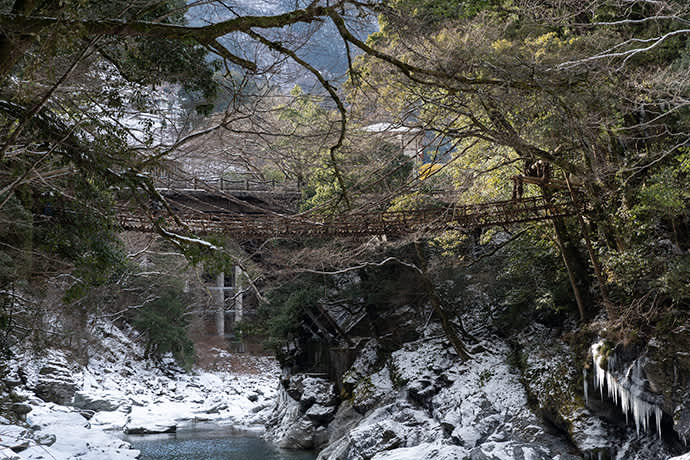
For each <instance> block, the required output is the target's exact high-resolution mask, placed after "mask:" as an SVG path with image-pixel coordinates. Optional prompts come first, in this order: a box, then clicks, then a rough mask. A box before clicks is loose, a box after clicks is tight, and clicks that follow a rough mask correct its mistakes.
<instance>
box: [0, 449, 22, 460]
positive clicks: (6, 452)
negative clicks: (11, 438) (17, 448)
mask: <svg viewBox="0 0 690 460" xmlns="http://www.w3.org/2000/svg"><path fill="white" fill-rule="evenodd" d="M0 460H23V459H22V457H20V456H19V455H17V454H16V453H15V452H14V451H13V450H12V449H8V448H7V447H2V446H0Z"/></svg>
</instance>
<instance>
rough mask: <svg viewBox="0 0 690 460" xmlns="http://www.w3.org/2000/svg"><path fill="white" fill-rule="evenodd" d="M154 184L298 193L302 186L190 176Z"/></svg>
mask: <svg viewBox="0 0 690 460" xmlns="http://www.w3.org/2000/svg"><path fill="white" fill-rule="evenodd" d="M153 184H154V186H155V187H156V189H158V190H178V191H188V190H220V191H244V192H273V193H298V192H299V191H300V184H298V183H297V182H284V181H276V180H259V179H256V178H253V177H249V176H248V177H246V178H243V179H228V178H224V177H211V178H203V179H202V178H198V177H195V176H190V175H182V174H178V175H174V176H173V175H169V176H156V177H154V178H153Z"/></svg>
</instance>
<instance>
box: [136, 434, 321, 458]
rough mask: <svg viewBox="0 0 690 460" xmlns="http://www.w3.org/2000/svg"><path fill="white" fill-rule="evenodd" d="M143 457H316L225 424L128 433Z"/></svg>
mask: <svg viewBox="0 0 690 460" xmlns="http://www.w3.org/2000/svg"><path fill="white" fill-rule="evenodd" d="M126 440H127V441H128V442H130V443H131V444H132V447H133V448H134V449H138V450H140V451H141V457H140V460H314V458H316V456H315V455H314V453H312V452H307V451H290V450H281V449H277V448H276V447H274V446H272V445H271V444H269V443H267V442H266V441H264V440H263V439H262V438H261V437H260V436H258V435H256V434H252V433H247V432H237V431H235V430H232V429H228V428H222V427H215V428H210V427H203V428H196V429H184V430H180V431H179V432H177V433H172V434H165V435H141V436H128V437H127V438H126Z"/></svg>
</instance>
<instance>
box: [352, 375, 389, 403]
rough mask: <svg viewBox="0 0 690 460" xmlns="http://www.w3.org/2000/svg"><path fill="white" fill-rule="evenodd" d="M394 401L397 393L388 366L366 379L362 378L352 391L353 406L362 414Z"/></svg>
mask: <svg viewBox="0 0 690 460" xmlns="http://www.w3.org/2000/svg"><path fill="white" fill-rule="evenodd" d="M393 399H395V392H394V391H393V382H391V379H390V371H389V370H388V367H387V366H384V367H383V368H382V369H381V370H379V371H378V372H375V373H373V374H372V375H370V376H368V377H366V378H361V379H360V380H359V383H358V384H357V386H356V387H355V388H354V390H353V391H352V404H353V405H354V407H355V409H357V411H359V412H360V413H362V414H364V413H366V412H367V411H369V410H370V409H372V408H374V407H375V406H377V405H382V404H384V403H386V402H391V401H392V400H393Z"/></svg>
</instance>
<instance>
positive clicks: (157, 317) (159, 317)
mask: <svg viewBox="0 0 690 460" xmlns="http://www.w3.org/2000/svg"><path fill="white" fill-rule="evenodd" d="M188 300H189V299H187V298H186V296H185V294H184V292H182V289H181V288H180V287H179V286H177V285H168V286H162V287H161V290H160V294H159V297H158V298H157V299H155V300H153V301H151V302H148V303H145V304H144V305H143V306H142V307H141V308H138V309H136V310H135V311H134V313H133V316H132V318H131V323H132V325H133V326H134V327H135V328H136V329H137V330H138V331H139V332H140V333H141V334H142V335H143V336H144V337H145V341H146V342H145V346H146V357H151V358H160V357H162V356H163V355H165V354H166V353H172V355H173V357H174V358H175V360H176V361H177V362H178V363H179V364H180V365H181V366H182V367H184V368H185V369H189V368H190V367H191V366H192V364H193V363H194V344H193V343H192V341H191V339H190V338H189V336H188V335H187V326H188V325H189V321H188V320H187V316H186V315H185V311H186V307H187V304H188Z"/></svg>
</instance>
